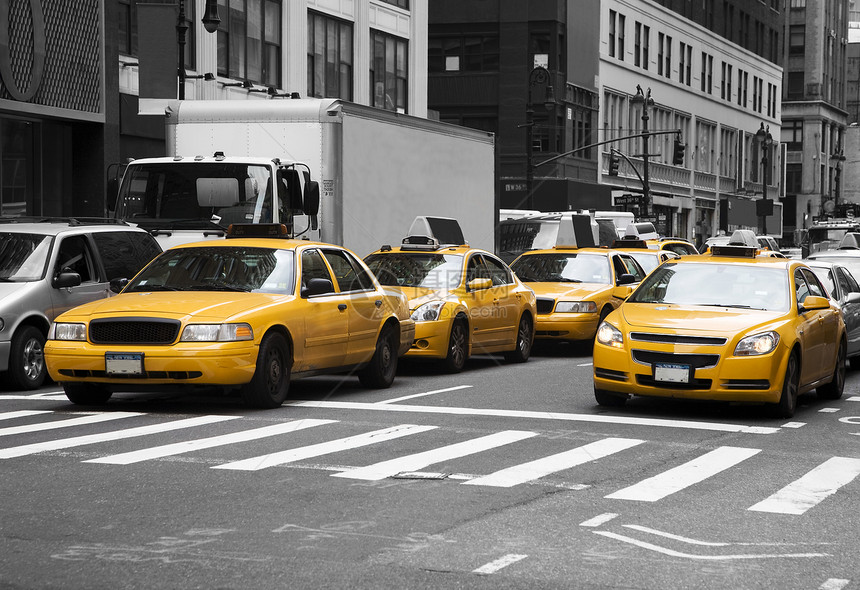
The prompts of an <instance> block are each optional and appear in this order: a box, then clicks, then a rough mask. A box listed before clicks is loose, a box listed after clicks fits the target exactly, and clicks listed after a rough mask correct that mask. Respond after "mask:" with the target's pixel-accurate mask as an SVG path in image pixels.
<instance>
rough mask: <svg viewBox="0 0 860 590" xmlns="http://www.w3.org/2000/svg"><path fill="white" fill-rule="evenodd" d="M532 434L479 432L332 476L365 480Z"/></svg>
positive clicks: (387, 475)
mask: <svg viewBox="0 0 860 590" xmlns="http://www.w3.org/2000/svg"><path fill="white" fill-rule="evenodd" d="M533 436H537V433H536V432H525V431H522V430H506V431H503V432H497V433H495V434H489V435H487V436H482V437H480V438H473V439H471V440H467V441H463V442H460V443H455V444H453V445H447V446H444V447H440V448H438V449H433V450H431V451H424V452H423V453H415V454H413V455H406V456H405V457H398V458H397V459H391V460H389V461H382V462H380V463H374V464H373V465H368V466H367V467H357V468H355V469H348V470H346V471H343V472H341V473H333V474H332V477H344V478H348V479H364V480H369V481H375V480H380V479H385V478H386V477H391V476H392V475H397V474H398V473H401V472H403V471H420V470H421V469H423V468H425V467H427V466H428V465H433V464H435V463H440V462H442V461H448V460H450V459H457V458H459V457H465V456H467V455H474V454H475V453H480V452H481V451H486V450H488V449H492V448H495V447H499V446H502V445H507V444H510V443H513V442H517V441H520V440H524V439H527V438H531V437H533Z"/></svg>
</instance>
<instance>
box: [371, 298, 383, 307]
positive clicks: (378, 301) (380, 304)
mask: <svg viewBox="0 0 860 590" xmlns="http://www.w3.org/2000/svg"><path fill="white" fill-rule="evenodd" d="M373 304H374V305H375V306H376V307H382V299H377V300H376V301H374V302H373Z"/></svg>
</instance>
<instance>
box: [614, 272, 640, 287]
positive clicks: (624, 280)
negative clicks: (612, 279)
mask: <svg viewBox="0 0 860 590" xmlns="http://www.w3.org/2000/svg"><path fill="white" fill-rule="evenodd" d="M635 282H636V277H634V276H633V275H631V274H627V273H625V274H623V275H621V276H619V277H618V280H617V281H616V283H617V284H618V285H619V286H620V285H629V284H631V283H635Z"/></svg>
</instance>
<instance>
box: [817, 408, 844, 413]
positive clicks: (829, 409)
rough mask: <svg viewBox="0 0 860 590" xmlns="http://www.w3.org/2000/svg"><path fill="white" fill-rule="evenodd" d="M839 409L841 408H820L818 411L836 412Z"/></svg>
mask: <svg viewBox="0 0 860 590" xmlns="http://www.w3.org/2000/svg"><path fill="white" fill-rule="evenodd" d="M840 409H841V408H821V409H820V410H818V411H819V412H823V413H832V412H838V411H839V410H840Z"/></svg>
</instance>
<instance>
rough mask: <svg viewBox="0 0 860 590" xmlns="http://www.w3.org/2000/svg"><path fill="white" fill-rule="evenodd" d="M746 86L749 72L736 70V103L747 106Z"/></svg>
mask: <svg viewBox="0 0 860 590" xmlns="http://www.w3.org/2000/svg"><path fill="white" fill-rule="evenodd" d="M747 86H749V73H747V72H744V71H743V70H738V105H739V106H742V107H744V108H746V106H747Z"/></svg>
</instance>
